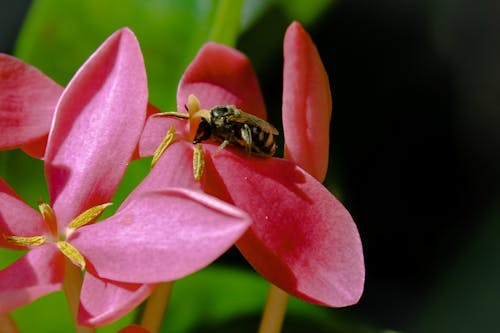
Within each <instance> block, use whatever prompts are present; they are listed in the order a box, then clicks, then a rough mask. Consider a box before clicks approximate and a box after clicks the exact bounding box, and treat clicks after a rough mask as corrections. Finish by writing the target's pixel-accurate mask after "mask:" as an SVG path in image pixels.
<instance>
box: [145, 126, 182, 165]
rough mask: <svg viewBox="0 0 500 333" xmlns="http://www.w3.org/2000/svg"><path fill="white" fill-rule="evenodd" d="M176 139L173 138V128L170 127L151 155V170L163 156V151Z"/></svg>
mask: <svg viewBox="0 0 500 333" xmlns="http://www.w3.org/2000/svg"><path fill="white" fill-rule="evenodd" d="M176 139H177V138H176V137H175V127H174V126H170V129H169V130H168V132H167V135H166V136H165V138H164V139H163V141H162V142H161V143H160V145H159V146H158V148H156V151H155V153H154V154H153V159H152V160H151V169H152V168H154V166H155V165H156V162H158V160H159V159H160V157H161V156H162V155H163V153H164V152H165V150H167V148H168V147H169V146H170V145H171V144H172V142H174V141H175V140H176Z"/></svg>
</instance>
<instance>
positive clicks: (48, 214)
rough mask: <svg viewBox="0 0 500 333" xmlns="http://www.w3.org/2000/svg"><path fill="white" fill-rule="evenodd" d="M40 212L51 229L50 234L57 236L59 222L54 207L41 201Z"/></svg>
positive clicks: (39, 204) (39, 203)
mask: <svg viewBox="0 0 500 333" xmlns="http://www.w3.org/2000/svg"><path fill="white" fill-rule="evenodd" d="M38 210H39V211H40V214H42V218H43V221H44V222H45V225H46V226H47V228H48V229H49V231H50V233H51V234H52V235H53V236H55V235H57V221H56V216H55V214H54V211H53V210H52V207H50V205H49V204H48V203H46V202H45V201H42V200H40V201H39V202H38Z"/></svg>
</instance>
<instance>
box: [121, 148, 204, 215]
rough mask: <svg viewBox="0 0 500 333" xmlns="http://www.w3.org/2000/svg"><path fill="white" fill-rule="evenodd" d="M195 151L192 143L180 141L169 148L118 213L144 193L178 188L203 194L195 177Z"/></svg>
mask: <svg viewBox="0 0 500 333" xmlns="http://www.w3.org/2000/svg"><path fill="white" fill-rule="evenodd" d="M193 149H194V145H193V144H192V143H190V142H187V141H183V140H179V141H176V142H174V143H172V145H171V146H170V147H168V148H167V150H166V151H165V153H164V154H163V155H162V157H160V159H159V160H158V162H157V163H156V165H155V167H154V168H153V169H152V170H151V171H150V172H149V173H148V175H147V176H146V178H144V179H143V181H142V182H141V183H140V184H139V185H138V186H137V187H136V188H135V189H134V191H133V192H132V193H131V194H130V195H129V196H128V197H127V198H126V199H125V201H124V202H123V203H122V204H121V205H120V208H119V209H118V211H122V210H123V209H125V207H126V206H127V205H128V204H129V203H131V202H134V200H135V199H136V198H138V197H140V196H142V195H143V194H144V193H147V192H151V191H158V190H160V191H161V190H164V189H169V188H171V187H178V188H183V189H190V190H197V191H199V192H201V191H202V190H201V184H200V182H198V181H195V180H194V176H193V172H192V169H193Z"/></svg>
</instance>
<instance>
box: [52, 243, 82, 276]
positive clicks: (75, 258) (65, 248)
mask: <svg viewBox="0 0 500 333" xmlns="http://www.w3.org/2000/svg"><path fill="white" fill-rule="evenodd" d="M57 247H58V248H59V250H61V252H62V253H63V254H64V255H65V256H66V257H67V258H68V259H69V260H71V262H72V263H73V264H75V265H77V266H78V267H80V268H81V270H84V269H85V258H84V257H83V256H82V254H81V253H80V252H79V251H78V250H77V249H76V248H75V247H74V246H73V245H71V244H70V243H68V242H66V241H59V242H57Z"/></svg>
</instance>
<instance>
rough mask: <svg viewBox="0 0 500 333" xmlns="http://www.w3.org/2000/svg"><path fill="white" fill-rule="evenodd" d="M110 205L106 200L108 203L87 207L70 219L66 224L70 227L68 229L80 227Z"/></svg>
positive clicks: (95, 217) (93, 219)
mask: <svg viewBox="0 0 500 333" xmlns="http://www.w3.org/2000/svg"><path fill="white" fill-rule="evenodd" d="M111 205H112V203H111V202H108V203H105V204H102V205H98V206H94V207H92V208H89V209H87V210H86V211H84V212H83V213H81V214H80V215H78V216H77V217H75V218H74V219H73V221H71V222H70V223H69V224H68V229H70V230H71V229H77V228H80V227H82V226H84V225H86V224H89V223H92V222H94V221H95V220H96V219H97V218H98V217H99V216H101V214H102V213H103V212H104V210H105V209H106V208H108V207H109V206H111Z"/></svg>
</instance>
